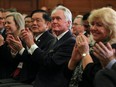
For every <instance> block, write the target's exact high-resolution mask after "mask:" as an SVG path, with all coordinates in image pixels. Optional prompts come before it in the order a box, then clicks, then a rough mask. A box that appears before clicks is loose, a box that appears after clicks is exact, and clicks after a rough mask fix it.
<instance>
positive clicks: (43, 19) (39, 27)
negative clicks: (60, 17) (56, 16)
mask: <svg viewBox="0 0 116 87" xmlns="http://www.w3.org/2000/svg"><path fill="white" fill-rule="evenodd" d="M31 17H32V27H31V28H30V30H31V31H30V30H29V29H25V30H27V31H30V33H33V37H34V38H32V39H31V40H32V41H33V42H34V44H35V45H36V46H37V47H39V48H41V50H43V51H48V50H49V48H50V47H51V46H52V44H53V42H54V40H55V37H54V36H53V35H52V34H51V33H49V31H48V28H49V26H48V25H49V22H50V21H51V18H50V16H49V15H48V13H47V12H46V11H44V10H34V11H33V12H32V13H31ZM21 37H22V38H23V36H21ZM14 43H15V44H14V46H16V44H18V43H16V42H14ZM20 44H21V43H20ZM23 45H24V44H23ZM17 48H18V49H19V50H18V52H19V54H17V55H16V57H15V58H16V59H19V61H20V62H19V65H18V66H17V68H21V72H20V73H19V75H17V76H14V77H15V78H16V79H18V80H19V81H21V82H26V83H31V82H32V81H33V80H34V79H35V76H36V73H37V72H38V69H37V68H39V67H38V65H37V64H36V63H34V62H33V61H31V60H30V57H31V55H30V54H28V49H29V48H28V47H27V46H25V48H24V47H22V45H19V47H17ZM25 58H27V60H26V61H25ZM20 65H21V66H20ZM14 73H15V71H14Z"/></svg>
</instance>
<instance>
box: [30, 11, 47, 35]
mask: <svg viewBox="0 0 116 87" xmlns="http://www.w3.org/2000/svg"><path fill="white" fill-rule="evenodd" d="M47 28H48V22H47V21H45V19H44V18H43V13H40V12H38V13H34V14H33V15H32V28H31V30H32V32H33V33H34V35H38V34H41V33H43V32H44V31H46V30H47Z"/></svg>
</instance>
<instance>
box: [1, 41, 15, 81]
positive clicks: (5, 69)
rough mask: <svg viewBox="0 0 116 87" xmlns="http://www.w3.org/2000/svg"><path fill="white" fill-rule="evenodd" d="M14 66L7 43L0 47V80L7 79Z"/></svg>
mask: <svg viewBox="0 0 116 87" xmlns="http://www.w3.org/2000/svg"><path fill="white" fill-rule="evenodd" d="M16 65H17V63H16V62H15V60H14V58H12V55H11V52H10V49H9V47H8V45H7V43H5V44H4V45H2V46H0V79H6V78H9V77H10V75H11V73H12V72H13V70H14V69H15V68H16Z"/></svg>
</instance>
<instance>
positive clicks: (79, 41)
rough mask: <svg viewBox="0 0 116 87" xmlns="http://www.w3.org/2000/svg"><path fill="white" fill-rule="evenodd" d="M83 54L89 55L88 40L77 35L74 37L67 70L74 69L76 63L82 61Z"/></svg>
mask: <svg viewBox="0 0 116 87" xmlns="http://www.w3.org/2000/svg"><path fill="white" fill-rule="evenodd" d="M83 53H86V54H88V53H89V44H88V38H87V37H86V36H85V35H83V34H79V35H78V36H77V37H76V43H75V46H74V48H73V52H72V56H71V59H70V61H69V64H68V68H69V69H71V70H73V69H75V67H76V65H77V63H78V62H79V61H80V60H81V59H82V54H83Z"/></svg>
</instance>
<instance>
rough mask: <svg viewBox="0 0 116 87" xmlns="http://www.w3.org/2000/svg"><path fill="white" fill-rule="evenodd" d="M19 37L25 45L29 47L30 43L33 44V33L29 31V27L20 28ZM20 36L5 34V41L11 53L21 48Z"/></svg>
mask: <svg viewBox="0 0 116 87" xmlns="http://www.w3.org/2000/svg"><path fill="white" fill-rule="evenodd" d="M20 38H21V39H22V40H23V41H24V42H25V43H26V45H27V46H28V47H29V48H30V47H31V45H33V44H34V40H33V34H32V33H31V31H30V30H29V29H23V30H21V33H20ZM20 38H19V36H16V37H14V36H13V35H11V34H8V35H7V38H6V41H7V43H8V45H9V47H10V48H11V51H12V52H13V53H16V52H17V51H18V52H19V51H20V50H21V49H22V48H23V45H22V42H21V39H20Z"/></svg>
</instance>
